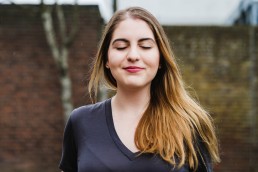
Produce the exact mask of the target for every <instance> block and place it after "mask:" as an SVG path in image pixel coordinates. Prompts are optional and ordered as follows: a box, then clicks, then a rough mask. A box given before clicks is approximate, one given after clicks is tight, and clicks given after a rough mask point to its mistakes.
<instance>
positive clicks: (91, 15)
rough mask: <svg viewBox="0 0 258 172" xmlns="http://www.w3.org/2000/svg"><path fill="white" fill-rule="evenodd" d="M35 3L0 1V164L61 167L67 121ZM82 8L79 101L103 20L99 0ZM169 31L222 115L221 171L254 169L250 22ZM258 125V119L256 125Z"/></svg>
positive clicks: (75, 77) (73, 56)
mask: <svg viewBox="0 0 258 172" xmlns="http://www.w3.org/2000/svg"><path fill="white" fill-rule="evenodd" d="M27 8H30V9H34V11H37V7H36V6H33V7H32V6H25V7H24V8H20V7H15V6H4V5H1V6H0V86H1V87H0V169H1V171H4V172H14V171H20V172H25V171H26V172H30V171H44V172H45V171H49V172H52V171H58V169H57V165H58V162H59V158H60V154H61V142H62V133H63V127H64V125H63V116H62V105H61V101H60V97H59V96H60V86H59V81H58V71H57V69H56V66H55V64H54V60H53V59H52V57H51V53H50V51H49V48H48V46H47V44H46V41H45V35H44V33H43V30H42V24H41V22H40V17H39V14H38V13H37V12H36V13H35V12H28V11H27V10H26V9H27ZM79 9H80V31H79V35H78V37H77V39H76V42H75V44H74V45H73V47H72V49H71V52H70V61H69V65H70V75H71V77H72V81H73V102H74V104H75V107H77V106H80V105H83V104H87V103H89V99H88V96H87V90H86V85H87V79H88V70H89V67H90V60H89V59H90V58H91V57H93V55H94V54H95V51H96V48H97V42H98V40H99V36H100V30H101V24H102V19H101V18H100V15H99V12H98V9H97V7H96V6H83V7H80V8H79ZM69 10H70V8H69V7H66V12H67V14H69ZM67 16H69V15H67ZM165 30H166V32H167V33H168V35H169V37H170V40H171V45H172V47H173V49H174V52H175V55H176V56H177V58H178V62H179V64H180V67H181V71H182V74H183V78H184V79H185V81H186V85H188V86H189V87H192V88H193V89H191V88H189V90H190V92H191V93H192V94H193V95H198V99H199V101H200V102H201V104H202V105H204V107H205V108H206V109H207V110H208V111H209V112H210V113H211V115H212V116H213V117H214V119H215V124H216V126H217V132H218V136H219V139H220V145H221V148H220V149H221V157H222V163H220V164H219V165H217V166H216V167H215V171H220V172H231V171H236V172H238V171H239V172H240V171H254V170H250V166H251V165H250V163H249V157H250V155H251V153H252V152H253V154H254V155H255V156H256V157H254V158H255V159H254V162H256V160H257V159H258V157H257V155H258V148H257V146H252V144H251V141H250V138H251V136H252V134H251V127H250V124H251V122H252V119H250V117H249V116H250V106H251V103H250V101H251V99H250V89H249V88H250V76H249V69H250V64H251V63H250V56H249V47H250V46H249V44H250V38H249V28H248V27H165ZM255 40H258V29H257V28H256V38H255ZM256 47H258V43H257V42H256ZM256 59H257V48H256ZM256 66H257V60H256ZM256 79H257V70H256ZM256 88H257V87H256ZM256 97H257V92H256ZM256 116H257V114H256ZM257 124H258V121H257V117H256V128H257ZM256 131H257V129H256ZM256 133H257V132H256ZM254 165H256V167H255V168H256V169H258V167H257V164H254Z"/></svg>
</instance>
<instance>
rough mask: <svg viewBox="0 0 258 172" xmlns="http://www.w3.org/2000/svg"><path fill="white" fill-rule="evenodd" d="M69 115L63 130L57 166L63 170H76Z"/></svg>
mask: <svg viewBox="0 0 258 172" xmlns="http://www.w3.org/2000/svg"><path fill="white" fill-rule="evenodd" d="M74 138H75V137H74V131H73V126H72V121H71V117H70V118H69V120H68V122H67V124H66V126H65V131H64V138H63V150H62V157H61V161H60V164H59V168H60V169H61V170H63V171H64V172H77V147H76V144H75V139H74Z"/></svg>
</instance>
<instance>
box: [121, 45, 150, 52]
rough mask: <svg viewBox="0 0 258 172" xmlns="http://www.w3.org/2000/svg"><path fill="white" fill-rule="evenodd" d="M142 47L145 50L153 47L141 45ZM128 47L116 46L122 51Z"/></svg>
mask: <svg viewBox="0 0 258 172" xmlns="http://www.w3.org/2000/svg"><path fill="white" fill-rule="evenodd" d="M140 47H141V48H142V49H145V50H148V49H151V48H152V47H147V46H146V47H145V46H140ZM126 48H127V47H116V49H117V50H120V51H122V50H124V49H126Z"/></svg>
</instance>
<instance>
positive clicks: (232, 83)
mask: <svg viewBox="0 0 258 172" xmlns="http://www.w3.org/2000/svg"><path fill="white" fill-rule="evenodd" d="M166 32H167V34H168V35H169V37H170V40H171V45H172V47H173V49H174V52H175V55H176V56H177V58H178V62H179V63H180V66H181V71H182V74H183V78H184V79H185V81H186V85H187V86H189V91H190V92H191V93H192V94H193V95H197V96H198V99H199V101H200V103H201V104H202V105H203V106H204V107H205V108H206V109H207V110H208V111H209V112H210V113H211V115H212V116H213V117H214V119H215V124H216V127H217V132H218V136H219V139H220V145H221V148H220V149H221V158H222V162H221V163H220V164H219V165H218V166H216V168H215V169H216V170H215V171H220V172H231V171H235V172H236V171H239V172H240V171H254V169H256V170H257V169H258V166H257V160H258V149H257V148H258V146H257V144H256V145H255V146H252V141H251V140H252V135H253V134H252V128H251V127H250V124H251V123H252V121H253V120H256V133H257V128H258V121H257V120H258V116H257V115H258V114H255V115H256V119H250V111H251V109H250V106H251V102H250V101H251V99H250V94H253V93H250V66H251V62H250V54H249V49H250V36H249V34H250V32H249V28H248V27H246V26H242V27H166ZM255 33H256V37H255V38H252V39H255V40H256V45H255V48H256V52H255V53H256V67H257V59H258V51H257V47H258V41H257V40H258V28H256V30H255ZM257 74H258V71H257V69H256V80H257V79H258V78H257V76H258V75H257ZM255 96H256V104H257V84H256V95H255ZM256 107H258V104H257V106H256ZM257 138H258V137H257V136H256V143H258V142H257ZM252 152H253V155H254V159H253V163H252V164H250V163H249V160H250V155H252V154H251V153H252Z"/></svg>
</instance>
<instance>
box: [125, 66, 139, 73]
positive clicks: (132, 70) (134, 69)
mask: <svg viewBox="0 0 258 172" xmlns="http://www.w3.org/2000/svg"><path fill="white" fill-rule="evenodd" d="M123 69H125V70H126V71H127V72H130V73H137V72H140V71H141V70H143V69H144V68H142V67H139V66H127V67H124V68H123Z"/></svg>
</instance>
